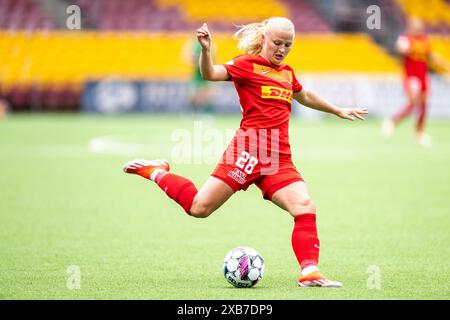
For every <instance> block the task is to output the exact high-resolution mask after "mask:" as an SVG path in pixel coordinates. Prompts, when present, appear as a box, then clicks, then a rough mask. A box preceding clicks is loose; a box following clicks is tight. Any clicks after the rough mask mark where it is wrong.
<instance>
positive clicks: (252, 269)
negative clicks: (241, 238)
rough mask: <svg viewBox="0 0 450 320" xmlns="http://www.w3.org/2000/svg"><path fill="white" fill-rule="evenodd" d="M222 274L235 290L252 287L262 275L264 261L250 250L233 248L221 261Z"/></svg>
mask: <svg viewBox="0 0 450 320" xmlns="http://www.w3.org/2000/svg"><path fill="white" fill-rule="evenodd" d="M223 274H224V276H225V279H227V281H228V282H229V283H231V284H232V285H233V286H235V287H237V288H250V287H253V286H254V285H255V284H257V283H258V282H259V280H261V278H262V276H263V274H264V259H263V257H262V256H261V255H260V254H259V253H258V252H257V251H256V250H254V249H252V248H248V247H238V248H234V249H233V250H231V251H230V252H228V253H227V255H226V256H225V258H224V259H223Z"/></svg>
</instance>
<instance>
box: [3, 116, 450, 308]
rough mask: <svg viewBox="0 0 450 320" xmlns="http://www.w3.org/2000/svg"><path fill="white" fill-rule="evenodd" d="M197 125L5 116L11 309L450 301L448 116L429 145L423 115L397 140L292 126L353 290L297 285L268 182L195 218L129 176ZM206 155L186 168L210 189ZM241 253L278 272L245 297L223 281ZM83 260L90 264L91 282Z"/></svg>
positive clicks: (354, 127)
mask: <svg viewBox="0 0 450 320" xmlns="http://www.w3.org/2000/svg"><path fill="white" fill-rule="evenodd" d="M194 121H195V119H194V118H193V117H188V116H180V117H179V116H172V117H169V116H155V115H145V116H144V115H142V116H141V115H136V116H120V117H119V116H117V117H102V116H86V115H39V114H37V115H10V116H9V117H7V118H6V119H3V120H1V121H0V228H1V232H0V257H1V263H0V299H449V298H450V259H449V258H450V245H449V244H450V123H449V122H445V121H430V122H429V125H428V128H429V132H430V133H431V135H432V136H433V138H434V141H433V146H432V147H431V148H429V149H424V148H421V147H419V146H417V145H415V144H414V141H413V135H412V130H413V128H412V127H413V124H412V122H411V121H409V122H406V123H404V124H403V125H402V126H401V127H400V128H399V129H398V131H397V132H396V135H395V136H394V137H393V138H392V139H391V140H389V141H385V140H384V139H383V138H382V137H381V136H380V132H379V131H380V130H379V125H380V123H379V121H376V120H368V121H365V122H354V123H352V122H348V121H344V120H340V119H338V118H331V117H327V118H326V119H325V120H322V121H304V120H301V119H299V118H293V119H292V120H291V146H292V150H293V159H294V163H295V164H296V166H297V168H298V169H299V170H300V172H301V173H302V175H303V176H304V178H305V180H306V183H307V186H308V188H309V191H310V194H311V196H312V198H313V200H314V201H315V203H316V205H317V208H318V212H317V214H318V230H319V237H320V240H321V253H320V266H321V269H322V271H323V273H324V274H326V275H328V276H330V278H333V279H336V280H339V281H342V282H343V283H344V287H343V288H340V289H319V288H299V287H298V286H297V283H296V280H297V278H298V275H299V269H298V265H297V262H296V260H295V257H294V254H293V252H292V249H291V244H290V237H291V231H292V227H293V222H292V219H291V218H290V216H289V214H288V213H286V212H283V211H282V210H281V209H279V208H278V207H276V206H275V205H273V204H272V203H270V202H269V201H265V200H263V199H262V197H261V194H260V191H259V189H257V188H256V187H254V186H253V187H251V188H250V189H249V190H248V191H246V192H238V193H237V194H235V195H234V196H233V197H232V198H231V199H230V200H229V202H227V203H226V204H225V205H224V206H223V207H221V208H220V209H219V210H218V211H217V212H215V213H214V214H213V215H212V216H211V217H209V218H208V219H194V218H191V217H189V216H187V215H186V214H185V213H184V212H183V211H182V209H180V207H179V206H178V205H177V204H176V203H174V202H173V201H172V200H170V199H168V198H167V197H166V196H165V195H164V194H163V193H162V191H161V190H159V188H157V186H155V185H153V184H152V183H150V182H147V181H146V180H144V179H142V178H140V177H137V176H130V175H126V174H124V173H123V172H122V171H121V169H122V165H123V163H125V162H126V161H128V160H130V159H132V158H134V157H143V158H150V159H151V158H157V157H166V158H168V159H170V158H171V156H172V154H171V152H172V151H173V148H174V145H175V143H176V141H175V140H174V137H176V134H175V135H174V133H176V132H178V133H180V132H181V133H184V134H185V133H186V132H188V133H189V132H192V134H194V131H195V129H196V127H195V126H196V125H197V126H199V124H200V122H194ZM205 123H206V124H205V126H204V127H202V128H203V129H202V130H203V131H201V132H200V133H205V132H207V130H210V131H209V132H214V133H219V137H220V133H224V132H225V130H226V129H235V128H236V127H237V126H238V125H239V118H238V117H224V116H217V117H216V119H215V121H208V122H205ZM202 125H203V124H202ZM197 129H198V127H197ZM225 140H226V139H224V141H225ZM205 141H206V140H205ZM205 144H206V146H208V145H207V142H205ZM203 147H204V146H203ZM203 147H202V146H200V147H198V146H197V147H195V148H197V149H195V148H194V151H193V154H192V157H193V158H192V159H193V161H192V162H194V163H191V164H189V163H174V164H173V165H172V171H173V172H176V173H178V174H181V175H185V176H187V177H190V178H191V179H192V180H193V181H194V182H195V183H196V185H197V186H198V187H199V186H200V185H201V184H202V183H203V181H205V179H206V178H207V177H208V176H209V174H210V172H211V171H212V169H213V168H214V163H213V162H211V161H206V163H201V161H199V159H198V158H197V159H196V158H195V157H196V156H197V157H198V154H196V152H197V151H198V150H202V148H203ZM209 147H210V148H211V147H212V146H211V145H209ZM220 149H222V147H220ZM213 151H214V150H213ZM221 152H222V150H220V153H221ZM213 158H214V157H213ZM217 159H218V158H217ZM172 160H173V159H172ZM178 160H179V159H178ZM200 160H201V159H200ZM175 162H176V161H175ZM240 245H245V246H250V247H253V248H255V249H256V250H258V251H259V252H261V254H262V255H263V256H264V258H265V263H266V273H265V276H264V278H263V279H262V281H261V282H260V283H259V284H258V285H257V286H255V287H254V288H251V289H236V288H233V287H231V286H230V285H229V284H228V283H227V282H226V280H225V279H224V277H223V274H222V271H221V266H222V259H223V257H224V255H225V254H226V253H227V252H228V251H229V250H230V249H232V248H233V247H236V246H240ZM70 266H76V267H77V268H79V272H80V273H79V275H80V277H79V279H80V282H79V284H80V286H79V288H78V287H73V284H74V282H71V280H73V279H74V278H73V277H74V276H76V274H75V273H73V272H72V270H73V269H71V268H70ZM377 280H379V282H376V281H377ZM376 283H378V285H379V286H377V285H376ZM71 284H72V286H71Z"/></svg>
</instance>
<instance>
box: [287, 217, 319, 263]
mask: <svg viewBox="0 0 450 320" xmlns="http://www.w3.org/2000/svg"><path fill="white" fill-rule="evenodd" d="M319 246H320V242H319V238H318V237H317V227H316V215H315V214H314V213H304V214H300V215H298V216H296V217H295V226H294V231H293V232H292V248H293V249H294V253H295V256H296V257H297V260H298V263H300V266H301V267H302V269H304V268H306V267H309V266H312V265H317V264H318V263H319Z"/></svg>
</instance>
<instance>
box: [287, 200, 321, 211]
mask: <svg viewBox="0 0 450 320" xmlns="http://www.w3.org/2000/svg"><path fill="white" fill-rule="evenodd" d="M292 211H293V212H295V213H296V214H302V213H315V212H316V205H315V204H314V201H312V199H311V198H309V197H308V198H303V199H300V200H298V201H296V202H295V203H294V204H293V208H292Z"/></svg>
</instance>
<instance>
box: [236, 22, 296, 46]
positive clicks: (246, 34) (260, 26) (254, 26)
mask: <svg viewBox="0 0 450 320" xmlns="http://www.w3.org/2000/svg"><path fill="white" fill-rule="evenodd" d="M273 28H278V29H282V30H286V31H291V32H292V35H293V36H295V28H294V24H293V23H292V22H291V20H289V19H287V18H283V17H272V18H270V19H266V20H263V21H262V22H256V23H250V24H247V25H244V26H241V27H240V29H239V30H238V31H236V32H235V33H234V34H233V37H234V38H235V39H237V40H238V41H239V43H238V49H239V50H241V51H244V52H245V53H248V54H259V53H260V52H261V50H262V46H263V40H262V36H263V35H267V34H268V33H269V31H270V30H271V29H273Z"/></svg>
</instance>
